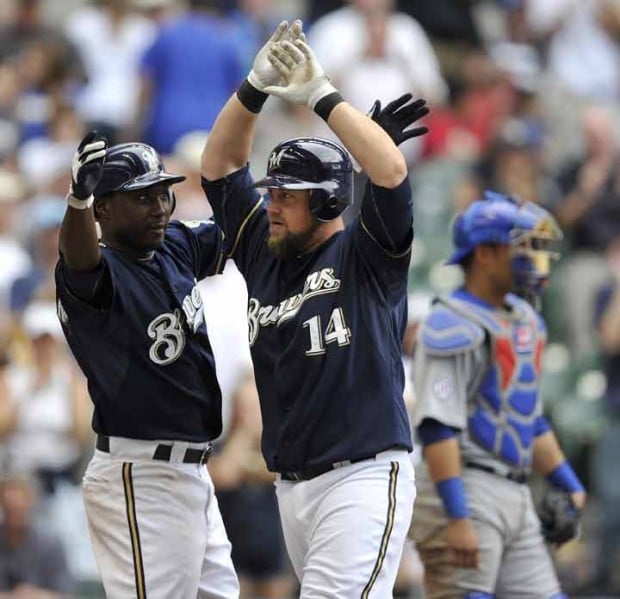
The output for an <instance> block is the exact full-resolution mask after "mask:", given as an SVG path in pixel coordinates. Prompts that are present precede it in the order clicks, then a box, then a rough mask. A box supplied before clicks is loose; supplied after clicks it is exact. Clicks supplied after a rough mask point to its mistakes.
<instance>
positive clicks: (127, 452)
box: [83, 437, 239, 599]
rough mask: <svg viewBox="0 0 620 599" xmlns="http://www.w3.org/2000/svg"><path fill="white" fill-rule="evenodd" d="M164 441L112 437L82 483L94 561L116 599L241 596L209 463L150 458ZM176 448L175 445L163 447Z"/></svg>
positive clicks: (176, 455)
mask: <svg viewBox="0 0 620 599" xmlns="http://www.w3.org/2000/svg"><path fill="white" fill-rule="evenodd" d="M158 443H159V442H157V441H139V440H133V439H122V438H118V437H112V438H110V452H109V453H106V452H102V451H99V450H97V451H95V454H94V456H93V458H92V460H91V462H90V464H89V466H88V468H87V470H86V473H85V475H84V481H83V492H84V503H85V506H86V514H87V517H88V524H89V529H90V535H91V540H92V544H93V549H94V553H95V558H96V560H97V564H98V567H99V571H100V573H101V577H102V581H103V586H104V588H105V592H106V596H108V597H113V598H114V599H125V598H127V599H129V598H130V597H131V598H132V599H135V598H136V597H137V598H138V599H143V598H147V597H148V599H189V598H193V597H198V598H201V599H202V598H204V599H236V598H238V597H239V583H238V581H237V576H236V574H235V571H234V568H233V564H232V561H231V557H230V549H231V546H230V542H229V541H228V537H227V536H226V531H225V529H224V524H223V522H222V518H221V515H220V511H219V508H218V505H217V499H216V498H215V494H214V489H213V483H212V481H211V478H210V476H209V473H208V471H207V468H206V467H205V466H204V464H186V463H183V461H182V460H183V456H184V453H185V449H187V448H196V449H200V448H203V447H204V446H205V444H202V445H200V444H188V443H183V442H175V443H174V444H173V449H172V451H171V455H170V461H169V462H164V461H156V460H153V459H152V456H153V454H154V450H155V448H156V447H157V445H158ZM162 443H167V444H170V442H162Z"/></svg>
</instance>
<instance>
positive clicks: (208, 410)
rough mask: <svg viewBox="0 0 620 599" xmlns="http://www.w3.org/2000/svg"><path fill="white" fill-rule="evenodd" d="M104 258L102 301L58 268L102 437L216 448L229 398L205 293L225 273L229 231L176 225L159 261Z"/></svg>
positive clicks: (65, 318) (71, 337)
mask: <svg viewBox="0 0 620 599" xmlns="http://www.w3.org/2000/svg"><path fill="white" fill-rule="evenodd" d="M101 253H102V266H101V268H100V272H101V274H100V276H99V277H97V280H96V282H97V284H98V285H99V289H98V291H97V293H96V295H95V297H94V298H93V299H92V301H89V300H86V301H84V300H83V299H80V298H78V297H77V295H76V294H75V293H73V292H72V291H71V280H72V276H75V273H73V274H72V273H71V272H70V271H69V270H68V268H67V267H66V265H65V263H64V261H63V259H62V256H61V258H60V260H59V261H58V264H57V266H56V286H57V296H58V313H59V318H60V320H61V323H62V327H63V330H64V332H65V336H66V337H67V341H68V343H69V345H70V347H71V350H72V351H73V354H74V355H75V358H76V360H77V362H78V363H79V365H80V367H81V368H82V370H83V371H84V374H85V375H86V377H87V379H88V388H89V392H90V396H91V398H92V400H93V402H94V415H93V429H94V430H95V431H96V432H97V433H101V434H105V435H110V436H118V437H129V438H134V439H163V440H181V441H192V442H202V441H207V440H211V439H214V438H215V437H217V436H218V435H219V434H220V433H221V430H222V418H221V394H220V389H219V386H218V383H217V379H216V375H215V361H214V358H213V352H212V351H211V345H210V343H209V339H208V337H207V329H206V326H205V321H204V312H203V304H202V299H201V296H200V293H199V291H198V288H197V286H196V284H197V280H199V279H202V278H204V277H206V276H208V275H213V274H216V273H219V272H221V269H222V266H223V262H224V258H223V236H222V232H221V230H220V229H219V228H218V227H217V225H216V224H215V223H213V222H212V221H196V222H188V223H181V222H179V221H173V222H171V223H170V224H169V225H168V228H167V231H166V235H165V240H164V243H163V244H162V246H161V247H160V248H159V249H157V250H156V251H155V252H154V253H153V256H152V258H150V259H144V260H137V259H135V258H130V257H129V256H128V255H127V254H124V253H122V252H120V251H117V250H114V249H112V248H109V247H105V246H102V248H101ZM73 289H76V288H75V287H73ZM80 297H83V296H82V295H81V296H80Z"/></svg>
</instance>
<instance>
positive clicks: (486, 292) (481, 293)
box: [465, 278, 506, 308]
mask: <svg viewBox="0 0 620 599" xmlns="http://www.w3.org/2000/svg"><path fill="white" fill-rule="evenodd" d="M465 289H466V290H467V291H468V292H469V293H471V294H472V295H474V296H476V297H477V298H478V299H481V300H482V301H483V302H486V303H487V304H489V305H490V306H493V307H494V308H501V307H502V306H503V305H504V300H505V297H506V294H505V293H502V292H499V291H498V290H497V289H496V288H495V287H494V286H492V285H491V284H490V282H488V281H482V280H476V279H473V278H466V279H465Z"/></svg>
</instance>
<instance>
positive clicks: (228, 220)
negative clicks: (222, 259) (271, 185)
mask: <svg viewBox="0 0 620 599" xmlns="http://www.w3.org/2000/svg"><path fill="white" fill-rule="evenodd" d="M253 184H254V181H253V179H252V176H251V175H250V171H249V168H248V166H247V165H246V166H244V167H243V168H241V169H239V170H238V171H235V172H234V173H232V174H230V175H228V176H227V177H224V178H222V179H218V180H216V181H208V180H207V179H205V178H203V179H202V188H203V190H204V192H205V194H206V196H207V199H208V201H209V203H210V204H211V208H212V209H213V217H214V219H215V222H217V224H218V225H219V226H220V227H221V229H222V230H223V232H224V245H225V251H226V258H232V259H233V260H234V261H235V263H236V264H237V267H238V268H239V270H240V271H241V273H242V274H244V275H245V274H246V273H247V271H248V266H249V263H250V262H251V260H252V257H253V256H256V250H257V248H258V247H259V245H261V244H262V243H263V242H264V240H265V238H266V236H267V234H268V229H269V225H268V222H267V216H266V212H265V208H264V205H263V200H262V198H261V196H260V194H259V193H258V191H257V190H256V189H253V188H252V185H253Z"/></svg>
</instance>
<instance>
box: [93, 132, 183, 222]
mask: <svg viewBox="0 0 620 599" xmlns="http://www.w3.org/2000/svg"><path fill="white" fill-rule="evenodd" d="M185 179H186V177H184V176H183V175H173V174H172V173H167V172H165V170H164V165H163V163H162V161H161V157H160V156H159V154H158V153H157V152H156V151H155V150H154V149H153V148H152V147H151V146H148V145H146V144H142V143H125V144H119V145H116V146H112V147H111V148H109V149H108V151H107V152H106V159H105V163H104V165H103V175H102V176H101V180H100V181H99V184H98V185H97V187H96V189H95V191H94V194H93V195H94V196H95V198H100V197H101V196H105V195H108V194H110V193H116V192H123V191H134V190H136V189H145V188H146V187H151V186H152V185H157V184H158V183H169V184H171V185H172V184H173V183H179V182H181V181H184V180H185ZM170 196H171V203H172V209H173V210H174V195H173V194H172V193H171V194H170Z"/></svg>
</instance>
